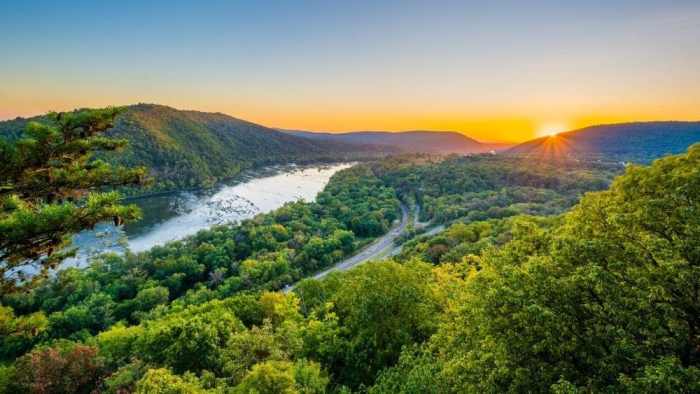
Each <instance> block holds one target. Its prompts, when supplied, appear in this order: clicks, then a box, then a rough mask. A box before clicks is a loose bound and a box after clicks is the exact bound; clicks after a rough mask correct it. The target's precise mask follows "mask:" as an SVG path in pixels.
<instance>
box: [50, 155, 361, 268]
mask: <svg viewBox="0 0 700 394" xmlns="http://www.w3.org/2000/svg"><path fill="white" fill-rule="evenodd" d="M351 165H352V164H348V163H344V164H334V165H327V166H304V167H296V166H285V167H274V168H269V169H266V170H265V171H260V172H258V173H253V174H248V175H247V176H246V177H245V178H244V179H243V180H242V181H240V182H239V183H235V184H223V185H220V186H219V187H218V188H215V189H213V190H210V191H202V192H182V193H177V194H171V195H164V196H154V197H147V198H142V199H139V200H136V201H135V202H134V203H135V204H136V205H138V206H139V207H140V208H141V210H142V212H143V219H142V220H141V221H139V222H137V223H134V224H130V225H127V226H124V227H119V228H117V227H115V226H113V225H112V224H108V223H103V224H99V225H97V226H96V227H95V229H93V230H90V231H83V232H82V233H80V234H78V235H76V236H75V237H74V239H73V244H74V245H75V246H77V247H78V255H77V256H76V257H75V258H72V259H69V260H67V261H65V262H64V265H63V266H64V267H65V266H68V265H72V266H82V265H84V264H86V263H87V261H88V260H89V258H90V257H91V256H94V255H96V254H100V253H104V252H108V251H113V252H117V253H122V252H124V251H125V249H126V248H128V249H130V250H131V251H133V252H140V251H144V250H148V249H150V248H152V247H153V246H156V245H162V244H165V243H167V242H169V241H174V240H178V239H182V238H184V237H187V236H189V235H192V234H195V233H196V232H198V231H200V230H203V229H206V228H209V227H211V226H213V225H216V224H225V223H235V222H238V221H241V220H243V219H248V218H251V217H253V216H255V215H257V214H258V213H264V212H269V211H272V210H274V209H277V208H279V207H281V206H282V205H284V204H285V203H287V202H290V201H297V200H304V201H313V200H314V199H315V198H316V194H318V192H320V191H321V190H323V188H324V187H325V186H326V184H327V183H328V180H329V179H330V177H331V176H332V175H333V174H335V173H336V172H338V171H339V170H342V169H344V168H348V167H350V166H351Z"/></svg>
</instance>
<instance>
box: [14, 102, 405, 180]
mask: <svg viewBox="0 0 700 394" xmlns="http://www.w3.org/2000/svg"><path fill="white" fill-rule="evenodd" d="M42 119H43V118H42V117H34V118H30V119H23V118H18V119H15V120H11V121H5V122H0V136H5V137H6V138H10V139H12V138H17V137H18V136H19V135H20V133H21V130H22V129H23V128H24V125H25V124H26V123H27V122H28V121H32V120H39V121H41V120H42ZM107 135H108V136H110V137H116V138H125V139H128V140H129V145H128V147H127V149H126V150H125V151H123V152H120V154H119V156H118V157H108V160H110V161H113V162H116V163H118V164H123V165H127V166H145V167H147V168H149V169H150V170H151V175H152V176H153V178H154V179H155V181H156V184H155V188H156V189H161V190H164V189H174V188H183V187H199V186H206V185H210V184H212V183H214V182H216V181H219V180H221V179H224V178H228V177H232V176H235V175H237V174H238V173H240V172H241V171H242V170H245V169H248V168H255V167H261V166H265V165H273V164H284V163H292V162H293V163H308V162H332V161H342V160H355V159H362V158H366V157H370V156H377V155H381V154H383V153H385V152H388V151H391V149H389V148H387V147H383V148H377V147H373V146H367V145H356V144H346V143H336V142H333V141H320V140H319V141H317V140H310V139H308V138H301V137H297V136H294V135H290V134H288V133H283V132H280V131H278V130H275V129H271V128H268V127H265V126H261V125H259V124H255V123H252V122H248V121H245V120H242V119H237V118H234V117H232V116H228V115H225V114H221V113H207V112H198V111H185V110H178V109H175V108H171V107H167V106H163V105H156V104H137V105H131V106H128V107H126V111H125V112H124V113H123V114H122V115H120V116H119V117H118V119H117V122H116V123H115V127H114V128H113V129H111V130H110V131H109V132H108V133H107Z"/></svg>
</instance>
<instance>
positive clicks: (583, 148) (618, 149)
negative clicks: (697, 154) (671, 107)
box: [506, 122, 700, 162]
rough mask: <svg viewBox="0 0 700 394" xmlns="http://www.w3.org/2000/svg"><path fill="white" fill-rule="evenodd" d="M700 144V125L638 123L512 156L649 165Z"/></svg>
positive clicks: (591, 130) (571, 136) (572, 134)
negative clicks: (600, 159)
mask: <svg viewBox="0 0 700 394" xmlns="http://www.w3.org/2000/svg"><path fill="white" fill-rule="evenodd" d="M698 141H700V122H636V123H622V124H611V125H600V126H591V127H586V128H583V129H579V130H573V131H568V132H565V133H560V134H557V135H556V136H553V137H542V138H537V139H534V140H531V141H527V142H525V143H522V144H519V145H516V146H514V147H512V148H511V149H509V150H508V151H506V153H509V154H517V155H527V156H541V157H557V156H591V155H594V156H604V157H608V158H615V159H620V160H629V161H636V162H649V161H651V160H653V159H655V158H658V157H661V156H664V155H668V154H677V153H681V152H684V151H685V150H686V149H688V146H690V145H692V144H693V143H696V142H698Z"/></svg>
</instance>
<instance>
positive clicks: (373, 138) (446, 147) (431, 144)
mask: <svg viewBox="0 0 700 394" xmlns="http://www.w3.org/2000/svg"><path fill="white" fill-rule="evenodd" d="M282 131H284V132H286V133H288V134H291V135H294V136H298V137H304V138H307V139H311V140H316V141H334V142H343V143H350V144H368V145H375V146H387V147H394V148H396V149H399V150H400V151H402V152H422V153H436V154H449V153H460V154H465V153H481V152H489V151H491V150H500V149H503V148H505V147H507V146H508V145H504V144H488V143H482V142H479V141H476V140H474V139H472V138H469V137H467V136H465V135H464V134H460V133H457V132H454V131H421V130H412V131H401V132H388V131H354V132H348V133H337V134H336V133H320V132H318V133H316V132H310V131H299V130H282Z"/></svg>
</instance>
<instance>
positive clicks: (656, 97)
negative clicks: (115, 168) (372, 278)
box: [0, 0, 700, 142]
mask: <svg viewBox="0 0 700 394" xmlns="http://www.w3.org/2000/svg"><path fill="white" fill-rule="evenodd" d="M139 102H148V103H159V104H164V105H169V106H173V107H176V108H180V109H194V110H200V111H211V112H223V113H226V114H229V115H232V116H235V117H238V118H242V119H246V120H250V121H253V122H256V123H260V124H263V125H266V126H271V127H280V128H288V129H306V130H319V131H334V132H335V131H351V130H390V131H398V130H412V129H422V130H455V131H459V132H462V133H464V134H466V135H469V136H471V137H474V138H476V139H479V140H482V141H510V142H516V141H523V140H527V139H530V138H533V137H536V136H540V135H543V134H549V133H553V132H558V131H563V130H565V129H573V128H578V127H583V126H587V125H592V124H600V123H613V122H626V121H647V120H700V1H698V0H693V1H673V0H667V1H645V0H637V1H626V0H620V1H614V0H607V1H597V0H588V1H580V2H575V1H537V0H533V1H527V2H524V1H492V2H486V1H467V0H463V1H411V0H403V1H380V0H375V1H363V0H355V1H301V0H299V1H291V0H289V1H264V0H256V1H234V0H228V1H225V0H221V1H194V0H193V1H181V0H168V1H158V0H152V1H136V0H120V1H109V2H107V1H58V0H54V1H35V0H21V1H20V0H14V1H13V0H0V119H11V118H14V117H17V116H31V115H36V114H40V113H44V112H46V111H49V110H55V111H63V110H70V109H73V108H78V107H100V106H108V105H126V104H135V103H139Z"/></svg>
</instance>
